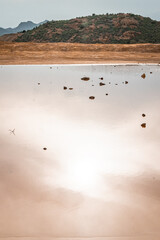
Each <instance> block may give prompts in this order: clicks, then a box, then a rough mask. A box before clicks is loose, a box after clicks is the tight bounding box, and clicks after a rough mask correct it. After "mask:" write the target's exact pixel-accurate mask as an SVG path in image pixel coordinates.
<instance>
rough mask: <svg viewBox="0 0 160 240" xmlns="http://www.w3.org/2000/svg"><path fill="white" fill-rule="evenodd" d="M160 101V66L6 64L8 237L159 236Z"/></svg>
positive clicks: (2, 146)
mask: <svg viewBox="0 0 160 240" xmlns="http://www.w3.org/2000/svg"><path fill="white" fill-rule="evenodd" d="M83 78H84V79H83ZM159 106H160V66H159V65H130V66H129V65H128V66H125V65H74V66H67V65H66V66H58V65H57V66H56V65H53V66H48V65H47V66H0V238H2V239H9V240H11V239H12V240H15V239H21V240H25V239H29V240H41V239H42V240H49V239H54V240H57V239H61V240H64V239H69V240H74V239H77V240H82V239H87V240H88V239H89V238H92V240H97V239H101V240H106V239H107V240H108V239H112V240H122V239H126V240H129V239H135V240H159V239H160V221H159V216H160V126H159V123H160V110H159V109H160V107H159Z"/></svg>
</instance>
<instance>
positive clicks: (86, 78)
mask: <svg viewBox="0 0 160 240" xmlns="http://www.w3.org/2000/svg"><path fill="white" fill-rule="evenodd" d="M81 80H83V81H89V80H90V78H89V77H83V78H81Z"/></svg>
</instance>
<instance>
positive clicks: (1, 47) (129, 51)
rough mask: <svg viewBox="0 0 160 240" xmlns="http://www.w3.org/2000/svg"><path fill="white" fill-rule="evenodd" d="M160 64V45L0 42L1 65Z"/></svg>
mask: <svg viewBox="0 0 160 240" xmlns="http://www.w3.org/2000/svg"><path fill="white" fill-rule="evenodd" d="M86 63H88V64H91V63H99V64H101V63H160V44H134V45H124V44H119V45H118V44H78V43H75V44H74V43H33V42H32V43H15V42H6V41H1V42H0V64H1V65H19V64H22V65H23V64H24V65H26V64H86Z"/></svg>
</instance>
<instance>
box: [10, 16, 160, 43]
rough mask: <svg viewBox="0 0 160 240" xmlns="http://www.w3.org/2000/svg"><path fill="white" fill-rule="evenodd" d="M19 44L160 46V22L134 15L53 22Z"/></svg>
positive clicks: (44, 25) (39, 28)
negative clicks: (57, 43) (56, 43)
mask: <svg viewBox="0 0 160 240" xmlns="http://www.w3.org/2000/svg"><path fill="white" fill-rule="evenodd" d="M14 41H16V42H70V43H103V44H106V43H107V44H113V43H115V44H117V43H121V44H128V43H131V44H134V43H160V22H158V21H155V20H152V19H150V18H146V17H142V16H139V15H134V14H123V13H119V14H105V15H95V14H93V15H92V16H88V17H80V18H75V19H71V20H63V21H50V22H47V23H45V24H43V25H41V26H39V27H36V28H34V29H33V30H29V31H27V32H25V33H23V34H22V35H21V36H18V37H17V39H16V40H14Z"/></svg>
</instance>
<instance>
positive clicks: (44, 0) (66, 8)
mask: <svg viewBox="0 0 160 240" xmlns="http://www.w3.org/2000/svg"><path fill="white" fill-rule="evenodd" d="M159 9H160V1H159V0H152V1H151V0H0V27H5V28H6V27H16V26H17V25H18V24H19V23H20V22H22V21H28V20H31V21H33V22H36V23H38V22H41V21H44V20H56V19H70V18H73V17H77V16H86V15H90V14H92V13H96V14H103V13H107V12H108V13H118V12H131V13H135V14H140V15H143V16H149V17H151V18H153V19H156V20H160V10H159Z"/></svg>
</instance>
